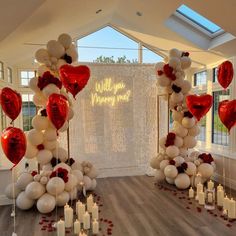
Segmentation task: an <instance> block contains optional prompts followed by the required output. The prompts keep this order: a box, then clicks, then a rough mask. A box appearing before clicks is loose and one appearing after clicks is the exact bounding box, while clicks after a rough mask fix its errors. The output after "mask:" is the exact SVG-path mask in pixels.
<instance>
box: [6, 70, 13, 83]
mask: <svg viewBox="0 0 236 236" xmlns="http://www.w3.org/2000/svg"><path fill="white" fill-rule="evenodd" d="M7 81H8V83H11V84H12V83H13V74H12V68H11V67H9V66H8V67H7Z"/></svg>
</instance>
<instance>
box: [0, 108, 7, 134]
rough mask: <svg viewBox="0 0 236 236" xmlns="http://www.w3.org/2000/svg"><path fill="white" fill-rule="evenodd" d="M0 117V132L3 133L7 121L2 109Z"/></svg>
mask: <svg viewBox="0 0 236 236" xmlns="http://www.w3.org/2000/svg"><path fill="white" fill-rule="evenodd" d="M0 115H1V131H3V130H4V129H5V128H6V127H7V119H6V115H5V113H4V112H3V110H2V107H0Z"/></svg>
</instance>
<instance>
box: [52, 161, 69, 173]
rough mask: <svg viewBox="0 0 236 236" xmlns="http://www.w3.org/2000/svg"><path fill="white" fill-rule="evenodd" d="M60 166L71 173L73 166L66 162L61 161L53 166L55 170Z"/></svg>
mask: <svg viewBox="0 0 236 236" xmlns="http://www.w3.org/2000/svg"><path fill="white" fill-rule="evenodd" d="M58 168H63V169H66V170H67V171H68V173H70V171H71V167H70V166H68V165H67V164H66V163H63V162H62V163H59V164H57V165H56V166H55V167H54V168H53V171H55V170H57V169H58Z"/></svg>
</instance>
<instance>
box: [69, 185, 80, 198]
mask: <svg viewBox="0 0 236 236" xmlns="http://www.w3.org/2000/svg"><path fill="white" fill-rule="evenodd" d="M69 195H70V200H71V201H73V200H75V199H77V195H78V189H77V187H75V188H73V189H72V190H71V191H70V192H69Z"/></svg>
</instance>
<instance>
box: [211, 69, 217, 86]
mask: <svg viewBox="0 0 236 236" xmlns="http://www.w3.org/2000/svg"><path fill="white" fill-rule="evenodd" d="M217 73H218V67H215V68H213V79H212V81H213V83H215V82H217Z"/></svg>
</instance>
